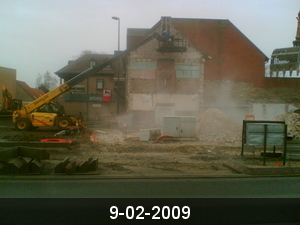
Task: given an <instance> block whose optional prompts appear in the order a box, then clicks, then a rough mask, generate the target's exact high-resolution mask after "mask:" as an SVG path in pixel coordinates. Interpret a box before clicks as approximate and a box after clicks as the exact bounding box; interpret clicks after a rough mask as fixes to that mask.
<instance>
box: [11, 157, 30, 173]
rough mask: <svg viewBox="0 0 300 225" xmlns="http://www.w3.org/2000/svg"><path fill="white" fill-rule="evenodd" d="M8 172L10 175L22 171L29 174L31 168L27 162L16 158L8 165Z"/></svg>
mask: <svg viewBox="0 0 300 225" xmlns="http://www.w3.org/2000/svg"><path fill="white" fill-rule="evenodd" d="M7 166H8V172H9V173H10V174H19V173H20V170H21V172H22V173H26V172H27V173H28V172H29V168H28V167H27V166H28V164H27V163H26V161H25V160H24V159H23V158H20V157H18V158H14V159H11V160H10V161H9V162H8V163H7Z"/></svg>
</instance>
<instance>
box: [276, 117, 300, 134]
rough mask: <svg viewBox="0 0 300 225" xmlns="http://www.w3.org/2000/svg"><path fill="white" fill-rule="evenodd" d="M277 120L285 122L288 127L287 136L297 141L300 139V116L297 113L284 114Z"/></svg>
mask: <svg viewBox="0 0 300 225" xmlns="http://www.w3.org/2000/svg"><path fill="white" fill-rule="evenodd" d="M276 120H279V121H284V122H285V123H286V125H287V134H288V136H292V137H294V138H295V139H300V115H299V114H298V113H295V112H287V113H283V114H281V115H279V116H277V117H276Z"/></svg>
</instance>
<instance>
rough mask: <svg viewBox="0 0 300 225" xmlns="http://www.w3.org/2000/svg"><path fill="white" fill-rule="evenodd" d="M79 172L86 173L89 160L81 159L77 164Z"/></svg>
mask: <svg viewBox="0 0 300 225" xmlns="http://www.w3.org/2000/svg"><path fill="white" fill-rule="evenodd" d="M77 171H78V172H79V173H86V172H88V171H89V162H88V161H82V162H81V163H80V165H79V166H78V170H77Z"/></svg>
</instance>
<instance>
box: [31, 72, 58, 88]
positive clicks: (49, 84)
mask: <svg viewBox="0 0 300 225" xmlns="http://www.w3.org/2000/svg"><path fill="white" fill-rule="evenodd" d="M57 83H58V80H57V78H56V77H54V76H52V75H51V73H50V72H49V71H47V72H46V73H45V74H44V75H41V74H40V73H39V74H38V77H37V79H36V88H38V89H42V90H43V91H44V92H48V91H50V90H53V89H54V88H56V87H57Z"/></svg>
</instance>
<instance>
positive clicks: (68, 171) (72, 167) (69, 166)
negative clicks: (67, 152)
mask: <svg viewBox="0 0 300 225" xmlns="http://www.w3.org/2000/svg"><path fill="white" fill-rule="evenodd" d="M76 169H77V166H76V162H70V163H68V164H67V165H66V167H65V173H66V174H73V173H75V172H76Z"/></svg>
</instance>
